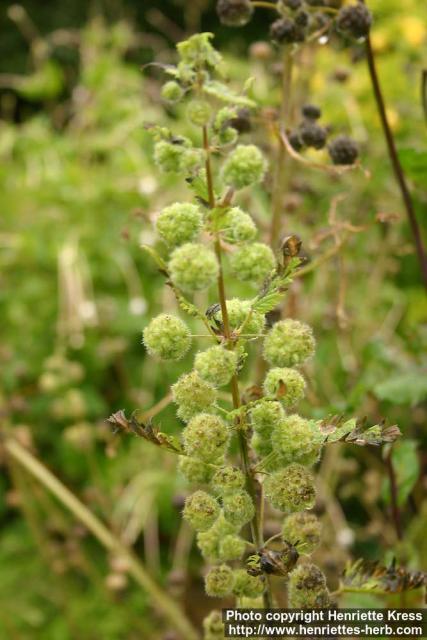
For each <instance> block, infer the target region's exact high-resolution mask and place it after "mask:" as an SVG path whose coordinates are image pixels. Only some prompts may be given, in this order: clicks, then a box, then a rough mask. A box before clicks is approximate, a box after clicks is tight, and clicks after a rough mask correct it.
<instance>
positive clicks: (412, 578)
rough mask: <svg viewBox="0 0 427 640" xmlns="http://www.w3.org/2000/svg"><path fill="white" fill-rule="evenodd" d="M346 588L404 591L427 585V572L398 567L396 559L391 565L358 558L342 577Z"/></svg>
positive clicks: (385, 591)
mask: <svg viewBox="0 0 427 640" xmlns="http://www.w3.org/2000/svg"><path fill="white" fill-rule="evenodd" d="M342 584H343V586H344V589H345V588H347V589H348V590H351V589H357V590H363V591H368V592H369V591H370V592H371V593H375V592H380V593H402V591H411V590H413V589H419V588H421V587H423V586H426V585H427V573H425V572H424V571H411V570H409V569H406V568H405V567H397V566H396V560H393V561H392V563H391V564H390V566H388V567H386V566H384V565H380V564H379V563H378V562H367V561H364V560H361V559H360V560H357V561H356V562H354V563H353V564H351V565H349V566H348V567H347V568H346V569H345V571H344V575H343V578H342Z"/></svg>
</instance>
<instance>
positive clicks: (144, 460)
mask: <svg viewBox="0 0 427 640" xmlns="http://www.w3.org/2000/svg"><path fill="white" fill-rule="evenodd" d="M190 5H191V6H190ZM421 5H422V3H419V2H417V0H407V2H405V3H404V5H403V4H402V3H401V2H398V1H397V0H373V1H372V3H370V6H371V8H372V10H373V11H374V15H375V24H374V29H373V34H372V39H373V45H374V48H375V51H376V54H377V59H378V66H379V70H380V74H381V79H382V83H383V87H384V93H385V96H386V101H387V104H388V115H389V118H390V122H391V124H392V126H393V130H394V134H395V136H396V140H397V144H398V147H399V149H400V154H401V159H402V162H403V165H404V167H405V169H406V171H407V174H408V177H409V181H410V184H411V190H412V193H413V197H414V202H415V205H416V210H417V214H418V216H419V220H420V223H421V224H422V225H423V226H424V231H425V230H426V226H427V225H426V218H427V215H426V214H427V193H426V191H425V185H426V177H427V151H426V146H425V140H426V123H425V120H424V116H423V111H422V105H421V97H420V81H421V71H422V69H423V68H425V67H426V65H427V54H426V44H427V21H426V16H425V11H424V8H423V7H422V6H421ZM1 11H2V15H1V23H0V33H1V37H0V113H1V117H2V121H1V124H0V157H1V164H0V203H1V206H0V211H1V224H0V309H1V318H2V321H1V325H0V326H1V344H0V370H1V380H2V385H1V388H0V402H1V411H2V428H3V429H4V430H5V432H10V433H13V435H14V436H15V437H16V438H17V439H18V440H19V441H20V442H21V443H23V444H24V445H25V446H28V447H30V448H31V450H32V451H33V452H34V453H35V455H36V456H38V457H39V458H40V459H41V460H42V461H43V462H44V463H45V464H46V465H47V466H48V467H49V468H50V469H51V470H53V471H54V473H55V474H56V475H57V476H58V477H59V478H61V480H62V481H63V482H64V483H65V484H66V485H67V486H69V487H70V488H71V489H72V490H73V491H74V492H75V493H76V494H77V495H79V497H80V498H81V499H82V501H84V502H85V503H86V504H87V505H88V506H89V507H90V508H91V509H92V510H93V511H94V513H96V514H97V515H98V516H99V517H100V518H101V519H102V520H104V521H105V522H106V523H107V524H108V526H109V527H110V529H111V530H112V531H113V532H114V533H115V535H117V536H118V537H119V538H120V539H121V540H122V541H124V542H125V543H126V544H134V545H135V547H136V550H137V552H138V554H139V555H140V557H141V558H142V559H143V560H144V561H145V563H146V565H147V567H148V569H149V571H150V572H151V573H152V574H153V575H154V576H156V578H157V579H158V580H160V581H162V582H163V584H164V585H165V589H167V590H169V591H170V592H171V593H172V594H173V595H174V597H176V598H177V599H178V600H179V599H182V600H183V603H184V605H183V606H187V609H188V610H190V611H191V616H192V617H193V618H195V619H196V621H197V620H199V619H200V618H201V617H202V612H203V610H204V609H205V608H206V606H209V605H207V604H206V602H205V600H204V596H203V594H202V589H201V578H200V576H201V565H200V562H199V560H198V558H197V554H194V555H193V554H192V552H191V537H189V535H190V534H189V533H188V532H186V531H185V530H183V529H182V527H181V525H180V524H179V523H180V506H181V504H182V496H183V494H184V492H185V491H186V488H185V486H184V484H183V482H182V481H181V479H180V478H179V477H177V476H176V474H175V472H174V469H175V460H174V459H171V457H170V456H167V455H166V454H162V455H161V456H159V454H158V452H157V451H155V450H151V449H150V447H149V446H148V445H144V444H141V443H140V442H139V441H137V440H135V439H132V438H129V440H126V439H122V438H120V437H118V436H114V434H113V433H112V432H111V429H110V428H109V426H107V424H106V422H105V419H106V418H107V417H108V415H110V414H111V413H112V412H113V411H116V410H118V409H120V408H126V410H127V411H131V410H133V409H135V408H139V409H141V410H143V411H144V410H145V411H146V410H149V409H150V407H152V406H153V405H154V404H155V403H156V402H159V401H161V400H162V398H164V396H165V395H166V394H167V393H168V387H169V385H170V384H171V383H172V382H173V381H174V380H175V378H176V376H177V375H178V374H179V373H180V372H181V371H183V370H186V369H187V368H188V363H187V364H186V363H182V364H181V363H180V364H178V365H174V366H172V367H171V366H170V365H168V366H165V365H156V366H154V365H153V362H152V361H149V360H148V358H146V355H145V352H144V350H143V347H142V345H141V330H142V328H143V326H144V325H145V324H146V323H147V321H148V318H150V317H151V316H152V315H153V314H154V313H157V312H159V311H160V310H162V309H173V308H175V302H174V300H173V298H172V295H171V293H170V292H168V291H165V289H164V288H162V284H163V282H162V277H161V276H160V274H158V273H157V271H156V268H155V265H154V264H153V263H152V262H151V261H150V260H149V259H148V257H147V256H146V255H145V254H143V252H142V251H141V249H140V244H141V243H142V242H145V243H154V242H156V239H155V237H154V234H153V232H152V227H151V220H152V216H153V213H154V212H156V211H158V210H159V209H160V208H161V207H162V206H164V205H166V204H168V203H170V202H171V201H175V200H178V199H179V198H181V197H182V198H186V197H188V192H187V190H186V188H185V186H183V185H182V184H181V183H180V182H179V180H175V179H172V178H170V177H167V176H166V177H165V176H161V175H159V174H158V173H157V171H156V169H155V168H154V167H153V162H152V141H151V138H150V136H149V134H148V133H147V131H146V130H145V129H144V123H146V122H156V123H167V124H168V126H171V127H176V128H177V130H179V132H181V133H183V132H184V133H186V134H188V135H190V136H191V135H193V134H192V132H191V130H190V129H189V125H188V124H187V123H186V121H185V118H180V117H179V116H180V113H179V111H178V113H177V112H176V111H171V110H168V109H166V108H165V107H164V105H162V104H161V101H160V99H159V94H160V87H161V82H162V75H161V73H160V72H159V71H158V70H156V69H152V68H147V69H146V70H145V72H142V70H141V65H142V64H145V63H147V62H150V61H153V60H154V59H156V60H158V61H162V62H168V61H172V60H173V59H174V58H173V55H174V54H173V44H174V42H175V41H177V40H179V39H180V38H182V37H184V36H185V34H186V33H191V32H193V31H195V30H197V29H199V28H202V29H205V30H209V31H212V32H213V33H215V35H216V36H217V39H216V45H217V46H219V47H220V48H221V50H222V51H223V53H224V55H225V56H226V58H227V61H228V63H229V68H230V76H231V77H230V82H231V83H234V82H236V83H238V82H240V80H241V78H242V77H245V76H247V75H252V76H254V77H255V79H256V82H255V85H254V87H255V88H254V93H255V96H256V98H257V100H258V101H259V103H260V105H261V107H262V108H265V109H266V108H269V107H276V106H277V104H278V101H279V99H280V87H279V84H280V83H279V76H278V74H277V65H278V60H279V57H278V54H277V53H276V52H274V53H273V54H272V55H273V58H272V59H271V60H269V61H268V62H262V61H260V60H259V59H256V57H254V56H253V55H251V49H250V45H251V43H253V42H254V41H255V40H264V39H266V38H267V35H268V18H269V16H268V15H266V14H265V13H262V12H259V13H257V14H256V19H255V20H254V21H253V22H252V23H251V25H250V26H249V27H248V28H245V29H242V30H237V31H236V30H232V29H228V28H226V27H223V26H221V25H220V24H219V23H218V21H217V18H216V14H215V10H214V3H213V2H209V1H208V0H205V1H204V0H199V2H197V1H196V0H194V2H192V3H185V2H178V0H176V2H166V1H163V2H155V3H154V2H152V3H150V2H148V3H146V2H139V3H138V2H132V1H131V0H128V1H127V2H125V1H124V0H122V1H119V0H117V1H114V2H113V1H111V2H105V3H103V2H93V3H90V4H88V3H84V2H79V1H78V0H73V1H72V2H68V3H64V2H59V1H55V2H49V3H45V4H43V3H39V2H34V1H33V2H26V3H25V4H24V5H23V6H18V5H10V6H9V5H8V3H3V6H2V9H1ZM296 84H297V87H298V89H297V92H296V95H295V103H296V107H295V109H297V106H298V104H302V103H303V102H305V101H312V102H315V103H317V104H319V105H321V106H322V110H323V114H324V116H323V117H324V121H325V122H326V123H329V124H330V125H331V126H332V127H333V129H334V130H338V131H341V130H345V131H348V132H351V133H352V135H354V137H355V138H356V139H357V140H358V141H359V143H360V144H361V148H362V154H361V157H362V165H363V168H364V170H365V172H364V171H358V172H350V173H347V174H345V175H344V176H343V177H341V178H340V179H339V180H338V179H336V178H332V177H330V176H328V175H327V174H325V173H322V172H316V171H313V170H311V169H310V168H304V167H302V165H295V166H294V165H293V168H292V179H291V183H290V188H289V191H288V192H287V193H284V194H283V215H284V219H285V230H286V231H287V232H289V233H291V232H292V233H298V234H299V235H300V236H301V237H302V239H303V243H304V248H305V251H306V252H307V254H308V255H309V257H310V259H311V260H312V262H315V261H316V260H318V259H319V258H321V256H322V255H324V253H325V251H327V249H328V248H330V247H331V246H332V245H333V243H334V241H337V238H338V241H339V242H341V241H342V242H343V248H342V249H341V251H340V252H339V254H338V258H337V257H334V258H332V259H331V260H325V261H322V260H321V259H320V260H319V265H318V267H317V268H315V269H313V271H312V272H311V273H309V274H308V275H307V276H306V277H304V278H301V279H300V280H298V281H297V282H295V284H294V286H293V288H292V291H291V293H290V295H289V297H288V302H287V305H288V306H287V311H288V312H289V314H291V315H296V316H297V317H299V318H301V319H303V320H306V321H307V322H309V323H310V324H312V325H313V326H314V328H315V333H316V336H317V339H318V352H317V356H316V359H315V362H314V363H313V365H312V367H311V374H312V375H311V386H310V394H309V402H307V404H306V406H305V407H304V410H305V412H306V413H307V415H313V416H316V417H323V416H326V415H328V414H331V413H343V414H346V415H347V414H349V415H358V416H360V417H362V416H364V415H367V416H369V420H371V421H376V420H379V419H380V418H382V417H384V418H386V419H387V421H388V422H389V423H394V422H397V423H398V424H399V426H400V428H401V430H402V432H403V435H404V439H403V441H402V443H401V444H399V445H397V446H396V447H395V450H394V453H393V456H394V461H395V468H396V473H397V475H398V480H399V487H400V503H401V505H400V506H401V509H402V518H403V522H404V526H405V535H404V539H403V541H401V542H400V543H397V542H396V539H395V536H394V533H393V531H392V527H391V524H390V518H389V506H390V505H389V502H390V498H389V486H388V480H387V474H386V471H385V465H384V461H383V460H382V458H381V453H380V452H378V451H376V450H365V449H357V448H356V451H355V450H354V449H351V450H350V449H348V450H347V448H346V447H337V448H334V449H333V452H332V453H330V454H328V456H327V457H326V459H324V461H323V462H322V465H321V467H320V469H319V474H320V478H321V480H322V482H323V483H324V487H325V490H324V495H323V499H322V504H321V505H320V510H321V511H322V512H323V514H324V519H325V532H326V533H325V536H324V544H323V546H322V548H321V550H320V551H319V552H318V553H319V562H320V563H323V565H324V566H325V567H326V569H327V570H328V571H329V573H330V575H331V576H332V578H331V579H332V580H333V579H334V578H333V576H336V575H337V573H338V572H339V571H340V570H341V568H342V566H343V564H344V562H345V561H346V559H348V558H349V557H352V556H355V557H356V556H358V555H364V556H365V557H370V558H372V559H380V560H383V561H385V560H387V559H390V558H391V557H392V556H393V555H394V556H397V557H398V558H399V559H400V560H401V561H402V562H405V563H406V564H408V566H412V567H416V568H424V569H427V553H426V541H425V535H424V534H423V531H425V527H426V526H427V503H426V500H425V476H424V474H423V469H424V468H425V464H426V459H425V458H426V456H425V443H426V428H425V424H426V399H427V376H426V346H427V328H426V319H427V301H426V297H425V291H424V290H423V288H422V285H421V280H420V277H419V270H418V264H417V260H416V257H415V255H414V250H413V245H412V241H411V235H410V233H409V229H408V225H407V222H406V219H405V215H404V210H403V207H402V205H401V202H400V199H399V193H398V191H397V188H396V185H395V183H394V180H393V176H392V173H391V168H390V165H389V162H388V159H387V156H386V151H385V145H384V141H383V138H382V134H381V129H380V124H379V120H378V117H377V113H376V109H375V104H374V101H373V97H372V93H371V89H370V84H369V77H368V75H367V71H366V68H365V64H364V61H363V59H361V56H360V48H358V47H357V46H356V47H353V48H351V49H340V48H337V47H333V48H332V47H327V46H324V47H322V46H320V47H319V46H317V47H312V48H310V49H308V50H307V51H306V52H305V53H304V55H302V56H301V59H300V66H299V68H298V72H297V79H296ZM295 117H297V116H295ZM247 135H248V139H249V136H250V138H251V139H252V140H254V141H255V142H259V143H260V144H261V145H263V146H264V148H265V150H266V152H267V153H268V152H269V151H271V149H272V148H273V146H274V144H273V141H272V140H265V134H264V133H263V131H262V130H261V128H260V127H257V124H256V122H254V124H253V129H252V132H251V133H250V134H247ZM316 160H319V161H322V160H323V158H322V155H321V152H320V154H319V153H317V154H316ZM337 196H338V197H339V198H341V197H342V200H339V202H338V205H337V219H338V221H339V224H338V225H337V224H336V223H333V221H332V222H331V217H330V207H331V202H334V199H335V198H336V197H337ZM245 197H246V196H245ZM245 204H247V205H248V206H250V207H251V208H252V210H253V211H254V213H255V215H256V217H257V219H258V221H259V222H260V223H261V225H263V226H264V228H267V227H268V222H269V215H270V214H269V201H268V197H267V196H266V194H265V193H264V192H262V191H259V192H257V193H255V194H254V195H253V196H251V197H249V196H248V197H247V202H245ZM334 224H335V226H334ZM345 224H351V225H352V226H353V227H354V228H355V229H356V231H354V232H353V231H352V230H351V231H348V229H347V230H346V228H345ZM340 225H341V226H340ZM332 228H333V232H331V229H332ZM334 234H335V235H334ZM336 234H338V235H336ZM344 241H345V242H344ZM230 291H231V292H232V293H233V292H234V293H245V292H244V290H243V289H242V288H240V286H238V285H237V284H236V283H231V284H230ZM214 301H215V300H206V301H204V302H205V303H206V306H208V304H209V303H211V302H214ZM201 302H203V300H202V301H201ZM158 420H159V421H160V423H161V425H162V428H163V429H164V430H165V431H170V432H171V433H172V432H173V433H177V432H179V429H180V426H179V425H178V424H177V422H176V420H175V418H174V414H173V411H172V410H171V408H170V407H169V408H168V407H167V408H166V409H165V410H164V411H163V412H162V413H161V414H160V416H159V418H158ZM372 423H374V422H372ZM331 451H332V450H331ZM1 462H2V464H3V471H8V473H4V474H3V475H2V476H1V477H0V520H1V529H0V566H1V572H0V610H1V612H2V614H1V616H0V637H1V638H43V639H44V640H51V639H52V640H56V639H60V640H62V639H64V640H68V639H69V638H70V639H71V638H79V639H81V640H92V639H94V640H95V639H98V638H104V639H106V640H107V639H110V638H111V639H113V638H114V639H116V638H129V639H133V638H156V637H159V638H160V637H166V636H164V635H163V634H164V633H165V631H166V629H167V625H165V624H164V621H162V620H160V619H159V618H157V617H156V616H154V615H153V614H152V606H151V605H152V604H153V603H150V602H148V599H147V595H146V594H144V592H143V591H141V589H140V588H139V587H137V586H135V585H134V584H133V583H132V581H131V580H130V579H129V578H128V576H127V568H126V566H122V565H123V563H122V565H121V564H120V558H117V557H115V556H114V554H113V555H109V554H106V553H105V552H104V550H103V549H101V548H100V547H99V545H98V544H97V543H96V542H94V541H93V540H92V539H91V538H90V536H89V535H88V532H87V531H86V530H85V529H84V528H83V527H82V526H81V525H80V524H79V523H77V522H75V521H74V520H73V518H72V517H71V516H70V515H69V514H68V513H67V512H66V511H65V510H64V509H63V508H62V507H61V505H59V504H58V503H57V502H56V501H55V500H53V499H52V498H51V497H50V495H49V494H48V493H47V492H46V491H45V490H44V489H43V488H42V487H41V486H39V485H38V484H37V483H36V482H35V481H34V480H32V479H31V478H30V477H29V476H28V475H27V474H26V473H25V472H24V471H22V470H21V469H20V468H19V467H18V466H17V465H16V464H14V463H13V461H12V460H10V459H8V457H7V455H6V453H4V452H2V453H1ZM180 527H181V528H180ZM177 531H178V535H177ZM177 540H178V543H179V544H180V545H181V546H178V551H177V546H176V544H177ZM184 586H185V589H184ZM190 602H191V603H192V604H191V606H190V604H189V603H190ZM195 603H196V604H195ZM170 637H172V636H170Z"/></svg>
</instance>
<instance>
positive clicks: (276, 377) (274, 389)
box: [263, 367, 306, 409]
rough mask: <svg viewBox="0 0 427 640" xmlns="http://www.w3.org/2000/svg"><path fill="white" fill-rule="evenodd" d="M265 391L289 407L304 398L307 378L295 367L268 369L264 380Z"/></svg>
mask: <svg viewBox="0 0 427 640" xmlns="http://www.w3.org/2000/svg"><path fill="white" fill-rule="evenodd" d="M263 386H264V392H265V394H266V395H267V396H274V397H275V398H277V399H279V400H280V401H281V402H282V403H283V405H284V406H285V407H286V408H287V409H289V408H291V407H294V406H295V405H296V404H298V402H300V401H301V400H302V399H303V398H304V394H305V386H306V385H305V380H304V378H303V377H302V375H301V374H300V373H299V372H298V371H296V370H295V369H289V368H287V367H282V368H280V367H275V368H274V369H270V371H268V373H267V375H266V377H265V380H264V385H263Z"/></svg>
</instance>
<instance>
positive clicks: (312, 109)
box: [301, 104, 322, 120]
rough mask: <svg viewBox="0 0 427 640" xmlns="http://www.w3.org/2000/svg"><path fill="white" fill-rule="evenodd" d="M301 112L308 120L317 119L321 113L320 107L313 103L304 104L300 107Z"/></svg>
mask: <svg viewBox="0 0 427 640" xmlns="http://www.w3.org/2000/svg"><path fill="white" fill-rule="evenodd" d="M301 113H302V115H303V116H304V118H307V119H308V120H318V119H319V118H320V116H321V115H322V112H321V110H320V107H318V106H316V105H315V104H305V105H304V106H303V108H302V109H301Z"/></svg>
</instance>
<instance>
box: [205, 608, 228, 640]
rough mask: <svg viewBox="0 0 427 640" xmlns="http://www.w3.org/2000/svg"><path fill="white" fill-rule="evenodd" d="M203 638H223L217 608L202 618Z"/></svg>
mask: <svg viewBox="0 0 427 640" xmlns="http://www.w3.org/2000/svg"><path fill="white" fill-rule="evenodd" d="M202 624H203V640H223V638H224V623H223V622H222V613H221V611H219V610H218V609H214V610H213V611H211V612H210V613H209V614H208V615H207V616H206V618H205V619H204V620H203V623H202Z"/></svg>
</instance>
